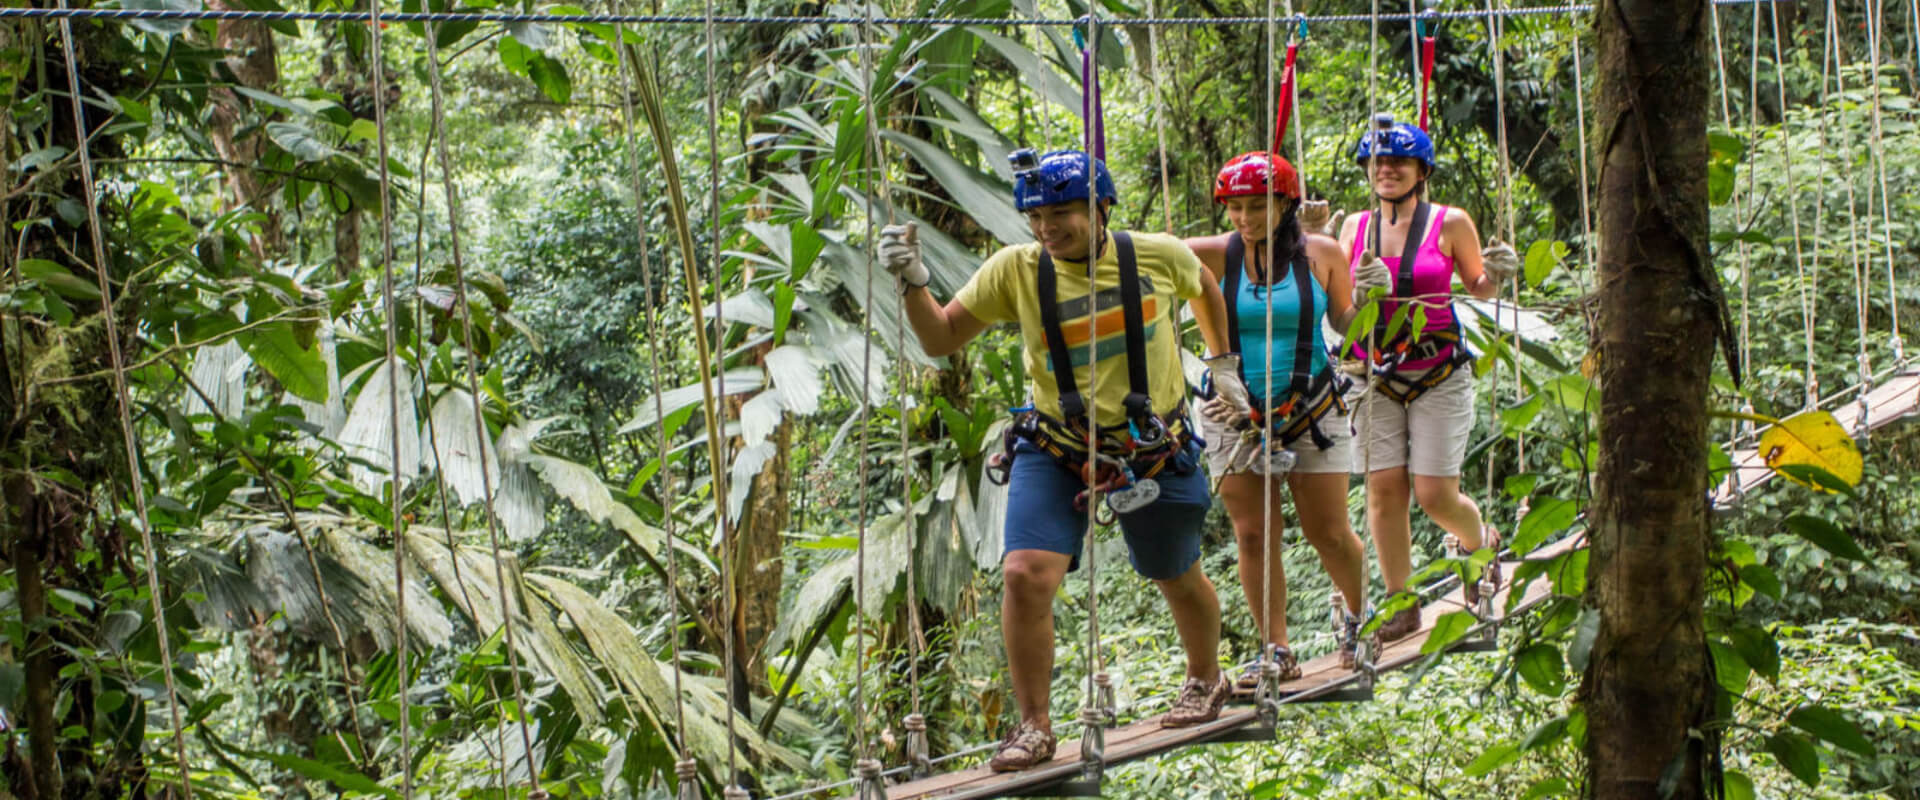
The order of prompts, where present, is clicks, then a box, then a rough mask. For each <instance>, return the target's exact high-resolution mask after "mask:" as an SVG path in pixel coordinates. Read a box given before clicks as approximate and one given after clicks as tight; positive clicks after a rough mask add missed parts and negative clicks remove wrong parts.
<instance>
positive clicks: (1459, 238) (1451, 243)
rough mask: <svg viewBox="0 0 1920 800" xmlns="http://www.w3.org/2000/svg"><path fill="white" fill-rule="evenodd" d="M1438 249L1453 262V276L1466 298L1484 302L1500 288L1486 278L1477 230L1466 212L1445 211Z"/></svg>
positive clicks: (1489, 277)
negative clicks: (1468, 296) (1458, 282)
mask: <svg viewBox="0 0 1920 800" xmlns="http://www.w3.org/2000/svg"><path fill="white" fill-rule="evenodd" d="M1440 246H1441V247H1442V248H1444V252H1446V253H1447V255H1448V256H1450V257H1452V258H1453V271H1454V274H1456V275H1459V276H1460V283H1461V284H1463V285H1464V286H1465V287H1466V289H1467V294H1470V295H1473V296H1474V297H1476V298H1479V299H1481V300H1486V299H1489V298H1491V297H1493V296H1494V295H1495V294H1498V293H1499V292H1500V284H1499V283H1497V282H1495V281H1494V280H1493V278H1492V277H1491V276H1489V275H1487V268H1486V264H1484V263H1482V261H1481V259H1480V229H1479V228H1478V227H1476V226H1475V225H1474V224H1473V217H1472V216H1469V215H1468V214H1467V212H1465V211H1462V210H1460V209H1458V208H1452V207H1449V208H1448V209H1447V218H1446V221H1444V222H1443V223H1441V227H1440Z"/></svg>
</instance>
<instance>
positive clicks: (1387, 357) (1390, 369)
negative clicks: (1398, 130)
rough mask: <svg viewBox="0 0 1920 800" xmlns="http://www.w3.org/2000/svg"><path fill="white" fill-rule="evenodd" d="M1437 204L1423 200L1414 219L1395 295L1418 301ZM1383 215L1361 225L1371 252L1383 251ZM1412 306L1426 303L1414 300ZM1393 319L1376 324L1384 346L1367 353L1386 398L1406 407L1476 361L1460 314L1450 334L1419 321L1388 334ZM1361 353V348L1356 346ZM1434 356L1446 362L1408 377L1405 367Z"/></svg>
mask: <svg viewBox="0 0 1920 800" xmlns="http://www.w3.org/2000/svg"><path fill="white" fill-rule="evenodd" d="M1433 214H1434V211H1433V206H1432V204H1430V203H1427V202H1426V201H1424V200H1423V201H1421V202H1420V204H1419V205H1417V206H1415V207H1414V211H1413V217H1412V219H1410V220H1409V221H1408V223H1407V240H1406V242H1405V243H1404V244H1403V246H1402V247H1401V250H1400V265H1399V269H1398V270H1396V271H1395V274H1394V278H1393V295H1394V296H1395V297H1406V298H1412V297H1414V296H1415V291H1416V290H1415V289H1414V285H1413V271H1414V262H1415V259H1416V257H1417V256H1418V255H1419V253H1420V247H1421V244H1422V243H1423V242H1424V241H1425V240H1426V236H1427V228H1428V226H1430V225H1432V224H1434V221H1433ZM1377 217H1378V215H1377V214H1368V215H1366V216H1365V217H1362V218H1361V221H1360V224H1361V225H1362V226H1365V227H1366V228H1367V230H1366V231H1365V232H1364V233H1363V234H1361V235H1362V236H1364V237H1367V238H1368V239H1369V247H1368V252H1372V253H1378V252H1380V237H1381V234H1380V228H1381V227H1382V226H1381V225H1380V224H1379V223H1380V221H1379V219H1377ZM1410 302H1420V301H1418V300H1412V301H1410ZM1390 327H1391V325H1390V320H1388V319H1386V318H1384V316H1383V318H1382V319H1380V320H1377V321H1376V322H1375V323H1374V336H1373V337H1372V339H1373V341H1374V342H1376V343H1381V344H1379V346H1377V347H1376V348H1375V349H1373V350H1371V351H1367V350H1362V351H1361V352H1362V354H1363V355H1365V356H1366V358H1367V359H1368V361H1369V362H1370V363H1371V370H1372V372H1373V375H1374V377H1375V379H1376V381H1375V388H1377V389H1378V390H1379V391H1380V393H1381V394H1383V395H1386V396H1387V397H1389V398H1392V399H1393V400H1394V401H1395V402H1398V403H1400V404H1401V405H1403V406H1404V405H1409V404H1411V403H1412V402H1413V401H1415V400H1417V399H1419V398H1420V396H1421V395H1424V394H1426V393H1427V392H1429V391H1431V390H1432V389H1433V388H1434V387H1436V386H1439V385H1440V384H1441V383H1443V382H1445V381H1446V380H1447V379H1448V378H1450V377H1453V374H1454V373H1455V372H1457V371H1458V370H1459V369H1460V368H1461V367H1463V366H1466V365H1467V364H1470V363H1473V355H1472V354H1471V353H1469V352H1468V351H1467V348H1466V344H1465V338H1464V337H1463V336H1462V334H1461V329H1460V317H1459V316H1458V315H1454V317H1453V322H1452V323H1451V324H1450V325H1449V326H1448V327H1447V328H1446V329H1444V330H1437V331H1416V330H1414V325H1413V320H1412V319H1411V318H1409V319H1407V320H1405V324H1403V325H1401V326H1400V330H1398V331H1396V332H1394V334H1393V335H1392V336H1388V335H1387V334H1388V330H1389V329H1390ZM1356 349H1358V348H1357V347H1356ZM1433 358H1444V359H1445V360H1443V361H1441V362H1439V363H1437V364H1434V365H1433V366H1432V367H1429V368H1427V369H1426V370H1425V371H1424V372H1421V373H1420V374H1419V375H1418V376H1414V377H1408V376H1405V375H1402V374H1400V365H1402V364H1405V363H1408V362H1419V361H1424V360H1428V359H1433Z"/></svg>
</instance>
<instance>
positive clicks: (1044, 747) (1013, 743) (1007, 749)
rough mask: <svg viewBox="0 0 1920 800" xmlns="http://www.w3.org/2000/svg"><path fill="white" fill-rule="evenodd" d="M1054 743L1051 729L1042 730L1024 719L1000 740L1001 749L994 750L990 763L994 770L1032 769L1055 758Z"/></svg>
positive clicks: (1014, 770)
mask: <svg viewBox="0 0 1920 800" xmlns="http://www.w3.org/2000/svg"><path fill="white" fill-rule="evenodd" d="M1054 744H1055V739H1054V736H1053V733H1052V732H1051V731H1043V730H1040V728H1039V726H1037V725H1034V724H1032V723H1029V722H1026V721H1024V720H1022V721H1021V723H1020V724H1019V725H1016V726H1014V728H1013V730H1011V731H1008V732H1007V738H1005V739H1002V740H1000V749H998V750H995V751H994V753H993V761H991V762H989V764H988V765H989V766H991V767H992V768H993V771H994V772H1018V771H1020V770H1023V769H1032V768H1033V767H1036V766H1039V765H1041V764H1045V763H1047V762H1048V761H1051V760H1053V747H1054Z"/></svg>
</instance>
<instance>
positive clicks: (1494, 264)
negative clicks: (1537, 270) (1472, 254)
mask: <svg viewBox="0 0 1920 800" xmlns="http://www.w3.org/2000/svg"><path fill="white" fill-rule="evenodd" d="M1480 260H1481V262H1482V263H1484V264H1485V265H1486V268H1487V277H1490V278H1492V279H1494V280H1495V281H1497V282H1499V283H1506V282H1507V281H1510V280H1513V276H1514V275H1517V274H1519V273H1520V256H1519V254H1517V253H1515V252H1513V246H1512V245H1509V244H1507V243H1505V242H1502V241H1500V240H1499V239H1492V240H1489V242H1488V244H1487V246H1486V247H1483V248H1480Z"/></svg>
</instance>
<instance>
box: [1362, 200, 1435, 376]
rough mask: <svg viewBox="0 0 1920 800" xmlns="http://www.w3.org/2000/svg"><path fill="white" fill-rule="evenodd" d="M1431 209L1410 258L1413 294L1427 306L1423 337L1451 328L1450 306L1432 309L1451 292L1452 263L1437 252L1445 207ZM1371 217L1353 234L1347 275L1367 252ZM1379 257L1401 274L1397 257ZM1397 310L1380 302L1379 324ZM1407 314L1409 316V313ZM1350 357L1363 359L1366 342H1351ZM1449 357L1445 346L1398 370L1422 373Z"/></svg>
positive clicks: (1365, 214)
mask: <svg viewBox="0 0 1920 800" xmlns="http://www.w3.org/2000/svg"><path fill="white" fill-rule="evenodd" d="M1432 209H1433V210H1432V212H1431V213H1432V217H1431V218H1429V219H1428V220H1427V234H1426V237H1425V238H1424V239H1423V240H1422V241H1421V242H1420V249H1419V250H1418V251H1415V254H1414V258H1413V293H1414V295H1416V296H1419V297H1421V298H1423V299H1424V300H1425V302H1426V304H1427V325H1426V327H1425V328H1423V329H1422V331H1421V332H1422V333H1423V334H1425V333H1432V332H1434V331H1445V330H1447V329H1449V328H1452V327H1453V302H1452V301H1447V302H1446V304H1445V305H1439V306H1436V305H1434V303H1436V302H1438V301H1439V300H1440V296H1443V295H1446V294H1448V293H1450V292H1451V291H1453V259H1452V258H1450V257H1448V256H1446V255H1445V254H1443V253H1441V252H1440V229H1441V227H1442V225H1441V223H1443V222H1445V221H1446V218H1447V207H1446V206H1443V205H1439V204H1434V205H1433V206H1432ZM1373 213H1374V212H1371V211H1365V212H1361V214H1360V225H1359V227H1358V228H1356V229H1355V230H1354V236H1353V252H1351V253H1349V254H1348V256H1347V260H1348V262H1347V269H1348V270H1349V272H1351V271H1352V270H1355V269H1358V268H1359V266H1360V254H1361V253H1362V252H1364V251H1365V250H1366V243H1367V237H1368V235H1369V234H1368V232H1367V226H1368V225H1370V224H1372V223H1373ZM1379 255H1380V260H1381V261H1384V262H1386V264H1387V269H1388V270H1391V271H1392V272H1393V274H1394V275H1395V276H1398V275H1399V274H1400V257H1399V256H1398V255H1388V254H1386V253H1381V254H1379ZM1388 294H1393V292H1392V291H1389V292H1388ZM1400 306H1401V304H1400V303H1398V302H1395V301H1393V300H1382V301H1380V319H1381V321H1382V322H1383V323H1384V322H1385V321H1386V320H1390V319H1393V315H1394V313H1396V312H1397V311H1398V310H1399V308H1400ZM1408 313H1409V314H1411V313H1412V312H1408ZM1352 353H1353V357H1354V358H1362V357H1365V356H1366V342H1365V341H1364V340H1362V341H1357V342H1354V343H1353V350H1352ZM1452 357H1453V346H1452V345H1448V346H1447V347H1446V348H1444V349H1442V350H1441V351H1440V352H1439V353H1438V354H1437V355H1434V356H1433V357H1431V358H1424V359H1421V360H1418V361H1407V362H1403V363H1402V364H1401V365H1400V368H1401V369H1403V370H1424V369H1428V368H1431V367H1433V366H1435V365H1438V364H1440V363H1442V362H1444V361H1446V360H1447V359H1449V358H1452Z"/></svg>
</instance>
